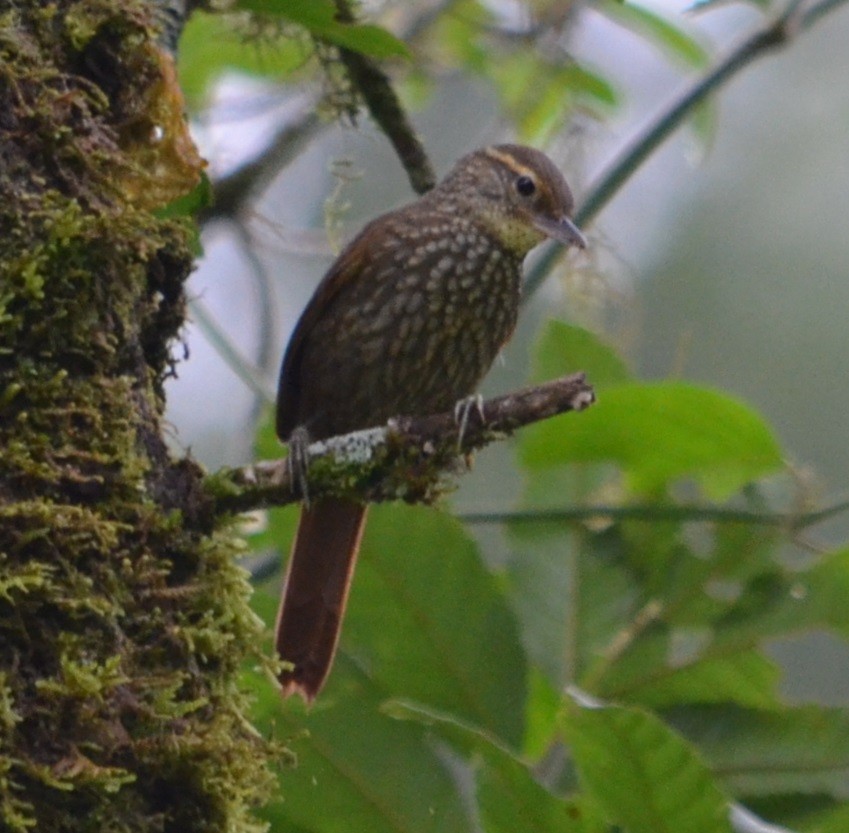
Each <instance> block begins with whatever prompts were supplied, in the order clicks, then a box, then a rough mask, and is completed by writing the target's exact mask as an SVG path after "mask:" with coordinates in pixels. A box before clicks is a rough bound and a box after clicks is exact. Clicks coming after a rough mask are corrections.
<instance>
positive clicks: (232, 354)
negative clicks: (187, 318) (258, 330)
mask: <svg viewBox="0 0 849 833" xmlns="http://www.w3.org/2000/svg"><path fill="white" fill-rule="evenodd" d="M190 307H191V311H192V319H193V320H194V322H195V323H196V324H197V325H198V327H199V328H200V330H201V332H202V333H203V334H204V335H205V336H206V339H207V341H209V343H210V344H212V346H213V347H215V349H216V351H217V352H218V355H219V356H221V358H222V359H224V361H225V362H226V363H227V366H228V367H229V368H230V370H232V371H233V373H235V374H236V376H238V377H239V379H241V380H242V381H243V382H244V383H245V385H247V387H248V388H249V389H250V390H251V391H253V393H254V394H256V396H257V397H258V398H260V399H262V401H263V402H273V401H274V397H273V396H272V394H271V392H270V391H269V390H268V387H267V386H266V385H265V383H264V382H263V373H262V371H261V370H260V369H259V368H257V367H256V366H255V365H253V364H251V363H250V362H249V361H248V360H247V359H246V358H245V357H244V356H243V355H242V353H241V352H240V351H239V348H238V347H236V345H235V344H234V343H233V341H232V340H231V339H230V336H228V335H227V333H226V332H224V330H223V329H221V327H220V326H219V325H218V322H217V321H216V320H215V319H214V318H213V317H212V314H211V313H210V312H209V310H208V309H207V308H206V305H205V304H204V303H203V302H202V301H200V300H199V299H197V298H195V299H193V300H192V301H190Z"/></svg>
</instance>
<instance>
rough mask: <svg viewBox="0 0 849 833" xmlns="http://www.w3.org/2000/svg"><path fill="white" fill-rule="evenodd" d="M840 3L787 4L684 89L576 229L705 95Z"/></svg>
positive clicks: (527, 291) (544, 261)
mask: <svg viewBox="0 0 849 833" xmlns="http://www.w3.org/2000/svg"><path fill="white" fill-rule="evenodd" d="M845 2H846V0H820V2H818V3H815V4H813V5H811V6H808V8H807V9H803V8H802V7H803V2H802V0H791V2H790V3H789V4H788V6H787V8H786V9H785V10H784V11H783V12H782V13H781V14H780V15H779V16H778V17H777V18H775V19H774V20H771V21H767V22H766V23H765V24H764V25H763V26H762V27H761V28H760V29H758V30H756V31H755V32H754V33H753V34H751V35H749V37H748V38H746V40H744V41H743V42H742V43H741V44H740V45H739V46H738V47H737V48H736V49H734V50H733V51H732V52H731V53H730V54H729V55H727V56H726V57H725V58H724V59H723V60H722V61H720V62H719V63H718V64H717V65H716V66H715V67H714V68H713V69H711V70H710V71H709V72H708V73H707V74H705V75H704V76H703V77H702V78H700V79H698V80H697V81H696V82H695V83H694V84H693V85H692V86H691V87H689V88H688V89H686V90H685V91H684V92H683V94H681V95H679V96H678V97H677V98H676V99H674V100H673V101H672V102H671V104H669V105H668V106H667V107H666V108H665V109H664V110H663V112H662V113H660V115H659V116H657V117H656V118H655V119H654V121H652V122H651V124H649V125H648V126H647V127H646V128H645V129H644V130H643V131H642V132H641V133H640V134H638V135H637V137H636V138H635V139H633V140H632V141H631V143H630V144H629V145H628V146H627V147H625V148H624V149H623V150H622V151H621V152H620V154H619V156H618V158H616V159H614V161H613V162H612V164H611V165H610V166H609V167H608V169H607V170H606V171H605V172H604V173H603V174H602V175H601V176H600V177H599V178H598V180H597V181H596V183H595V184H594V185H592V186H591V187H590V189H589V192H588V194H587V196H586V197H585V198H584V200H583V201H582V202H581V203H580V204H579V205H578V208H577V210H576V211H575V221H576V222H577V224H578V225H579V226H582V227H585V226H588V225H589V224H590V223H591V222H592V221H593V220H594V219H595V217H596V216H597V215H598V213H599V212H600V211H601V210H602V209H603V208H604V207H605V206H606V205H607V203H608V202H610V200H611V199H612V197H613V196H614V194H616V192H617V191H618V190H619V189H620V188H621V187H622V186H623V185H624V184H625V182H627V180H628V179H630V177H631V175H632V174H633V173H634V172H635V171H636V170H637V169H638V168H639V167H640V165H642V163H643V162H644V161H645V160H646V159H647V158H648V157H649V156H650V155H651V154H652V153H653V152H654V150H655V149H656V148H657V147H658V146H659V145H660V144H661V142H663V141H664V140H665V139H666V138H667V137H668V136H669V135H670V134H671V133H672V132H673V131H674V130H675V129H676V128H678V127H679V125H680V124H681V123H682V122H683V121H684V120H685V119H686V118H687V117H688V116H689V115H690V114H691V113H692V112H693V110H695V108H696V107H697V106H698V105H699V104H701V103H702V102H703V101H704V100H705V99H706V98H707V97H708V96H709V95H710V94H711V93H713V92H714V91H715V90H717V89H718V88H719V87H721V86H722V85H723V84H725V83H726V82H727V81H729V80H730V79H731V78H733V77H734V76H735V75H736V74H737V73H738V72H739V71H740V70H741V69H743V68H744V67H746V66H748V65H749V64H750V63H751V62H752V61H754V60H755V58H758V57H760V56H761V55H764V54H765V53H767V52H771V51H772V50H774V49H776V48H778V47H781V46H784V45H786V44H787V43H789V42H791V41H792V40H793V39H794V37H795V36H796V35H798V34H800V33H801V32H803V31H805V30H806V29H808V28H810V27H811V26H812V25H813V24H814V23H816V22H817V21H818V20H819V19H820V18H821V17H823V16H824V15H826V14H827V13H828V12H830V11H833V10H834V9H836V8H837V7H838V6H840V5H842V4H843V3H845ZM563 251H564V249H563V247H562V246H559V245H556V244H549V245H548V246H547V247H546V249H545V251H544V252H543V254H542V256H541V257H540V258H539V259H538V260H537V262H536V263H535V265H534V267H533V269H531V270H530V271H529V273H528V276H527V278H526V279H525V283H524V289H523V292H524V300H525V301H526V302H527V301H528V299H530V298H531V297H532V296H533V294H534V293H535V292H536V291H537V289H539V287H540V285H541V284H542V282H543V281H544V280H545V278H546V277H547V276H548V274H549V272H551V270H552V268H553V267H554V265H555V264H556V263H557V261H558V260H559V259H560V257H561V256H562V255H563Z"/></svg>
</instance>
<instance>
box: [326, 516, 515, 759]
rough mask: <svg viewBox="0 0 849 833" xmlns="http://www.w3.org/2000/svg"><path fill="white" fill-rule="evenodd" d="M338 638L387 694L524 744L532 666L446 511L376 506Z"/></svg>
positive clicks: (500, 600)
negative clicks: (526, 704)
mask: <svg viewBox="0 0 849 833" xmlns="http://www.w3.org/2000/svg"><path fill="white" fill-rule="evenodd" d="M342 645H343V648H344V649H345V650H347V651H349V652H350V653H351V654H352V655H353V656H355V657H356V658H357V661H358V662H359V664H360V665H361V667H363V668H366V669H368V670H369V673H370V674H371V675H372V676H373V678H374V679H375V680H376V681H378V682H379V683H380V685H382V686H383V687H384V689H385V690H386V692H387V693H388V694H391V695H392V696H397V697H406V698H410V699H414V700H417V701H420V702H423V703H427V704H429V705H431V706H433V707H436V708H440V709H444V710H445V711H447V712H450V713H452V714H456V715H457V716H459V717H462V718H463V719H465V720H468V721H470V722H472V723H474V724H476V725H479V726H481V727H483V728H485V729H487V730H490V731H492V732H494V733H495V734H496V735H498V736H499V737H501V738H503V739H504V740H505V741H506V742H507V743H509V744H511V745H513V746H515V747H518V746H519V745H520V744H521V742H522V738H523V734H524V718H523V715H524V711H525V700H526V696H527V693H526V679H527V666H526V661H525V655H524V651H523V648H522V645H521V643H520V641H519V634H518V628H517V626H516V621H515V618H514V616H513V614H512V612H511V611H510V609H509V607H508V606H507V602H506V599H505V597H504V593H503V592H502V591H501V589H500V588H499V586H498V584H497V582H496V581H495V579H494V578H493V576H492V575H491V574H490V573H489V572H488V571H487V569H486V568H485V566H484V564H483V562H482V561H481V558H480V555H479V553H478V551H477V548H476V547H475V545H474V543H473V542H472V541H471V540H470V539H469V538H468V537H467V535H466V533H465V532H464V530H463V528H462V527H461V525H460V524H459V523H458V522H457V521H456V520H454V519H453V518H451V517H450V516H448V515H447V514H445V513H442V512H437V511H434V510H432V509H425V508H422V507H408V506H403V505H391V506H388V505H386V506H376V507H373V509H372V510H371V512H370V517H369V521H368V524H367V526H366V533H365V538H364V541H363V546H362V550H361V553H360V564H359V566H358V567H357V575H356V577H355V580H354V586H353V590H352V593H351V601H350V605H349V610H348V616H347V622H346V626H345V630H344V631H343V635H342Z"/></svg>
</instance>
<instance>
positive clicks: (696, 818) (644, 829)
mask: <svg viewBox="0 0 849 833" xmlns="http://www.w3.org/2000/svg"><path fill="white" fill-rule="evenodd" d="M563 729H564V732H565V734H566V737H567V739H568V741H569V743H570V746H571V749H572V755H573V757H574V759H575V764H576V766H577V768H578V773H579V775H580V778H581V781H582V783H583V784H584V785H585V787H586V789H587V790H588V791H589V792H590V793H591V794H592V795H593V797H594V799H595V800H596V801H597V802H598V803H599V804H600V805H601V806H602V807H603V808H604V810H605V812H606V813H607V816H608V818H609V820H610V821H611V822H613V823H616V824H619V825H621V826H622V827H624V828H625V829H627V830H628V831H629V833H683V831H686V833H730V831H731V827H730V824H729V822H728V800H727V798H726V797H725V796H724V795H723V793H722V791H721V790H720V789H719V787H718V786H717V785H716V783H715V782H714V780H713V778H712V776H711V774H710V771H709V770H708V768H707V766H706V765H705V764H704V762H703V761H702V760H701V758H700V756H699V754H698V752H697V751H696V749H695V748H694V747H693V746H691V745H690V744H689V743H688V742H687V741H686V740H684V738H682V737H681V736H680V735H678V734H677V733H676V732H674V731H673V730H672V729H670V728H669V727H668V726H666V725H664V724H663V723H662V722H661V721H660V719H659V718H657V717H656V716H654V715H653V714H649V713H647V712H643V711H639V710H637V709H632V708H623V707H620V706H600V705H589V704H587V703H586V702H585V701H584V698H583V697H582V696H581V695H577V696H576V697H575V698H574V700H573V702H572V703H570V704H569V708H568V709H567V710H566V712H565V713H564V720H563Z"/></svg>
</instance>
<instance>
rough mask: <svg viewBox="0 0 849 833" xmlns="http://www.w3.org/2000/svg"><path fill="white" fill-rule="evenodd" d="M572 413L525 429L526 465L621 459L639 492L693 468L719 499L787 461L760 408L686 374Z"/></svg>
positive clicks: (633, 387)
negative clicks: (681, 379)
mask: <svg viewBox="0 0 849 833" xmlns="http://www.w3.org/2000/svg"><path fill="white" fill-rule="evenodd" d="M566 418H568V424H567V423H566V422H565V421H564V418H558V419H552V420H548V421H547V422H545V423H544V424H541V425H539V426H535V428H536V430H534V431H533V432H532V433H531V432H526V433H527V436H526V438H525V441H524V442H523V443H522V458H523V462H524V463H525V464H526V465H528V466H530V467H532V468H545V467H548V466H552V465H557V464H561V463H567V462H572V463H589V462H596V463H598V462H615V463H618V464H619V465H620V466H621V467H622V469H623V471H624V473H625V475H626V477H627V481H628V483H629V485H630V487H631V488H632V489H633V490H634V491H636V492H642V493H656V492H657V491H658V490H660V489H662V488H664V487H665V486H667V485H669V484H670V483H671V482H673V481H675V480H677V479H680V478H682V477H685V476H687V477H691V478H693V479H694V480H695V481H696V482H697V483H699V484H700V485H701V486H702V488H704V489H705V491H706V492H707V493H708V494H709V495H711V496H712V497H714V498H717V499H718V498H722V497H725V496H728V495H730V494H732V493H733V492H735V491H736V490H738V489H740V488H741V487H742V486H744V485H745V484H746V483H749V482H751V481H752V480H753V479H755V478H757V477H760V476H763V475H765V474H767V473H768V472H770V471H773V470H775V469H777V468H778V467H779V466H780V465H781V451H780V449H779V446H778V443H777V442H776V440H775V437H774V436H773V434H772V432H771V431H770V429H769V428H768V427H767V425H766V424H765V423H764V422H763V420H762V419H761V418H760V417H759V416H758V415H757V414H756V413H755V412H754V411H753V410H751V409H750V408H748V407H747V406H746V405H744V404H742V403H741V402H738V401H737V400H735V399H732V398H731V397H730V396H727V395H725V394H721V393H719V392H717V391H712V390H708V389H706V388H699V387H696V386H695V385H691V384H687V383H684V382H659V383H653V384H636V383H635V384H629V385H620V386H619V387H616V388H615V389H613V390H610V391H608V392H607V393H606V394H605V395H604V396H603V397H600V398H599V402H598V403H597V404H596V405H594V406H593V407H592V408H590V409H589V411H587V412H586V413H584V414H580V415H578V416H576V415H574V414H567V415H566Z"/></svg>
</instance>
